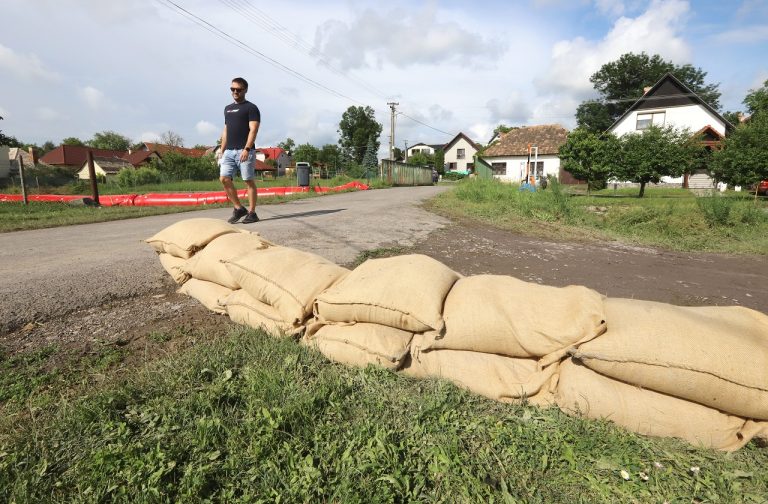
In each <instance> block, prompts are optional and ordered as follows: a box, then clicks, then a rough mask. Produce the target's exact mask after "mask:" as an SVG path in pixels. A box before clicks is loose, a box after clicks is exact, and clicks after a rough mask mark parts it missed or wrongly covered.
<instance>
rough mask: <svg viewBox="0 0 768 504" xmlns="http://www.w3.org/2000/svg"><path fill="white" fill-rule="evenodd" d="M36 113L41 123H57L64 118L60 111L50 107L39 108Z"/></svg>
mask: <svg viewBox="0 0 768 504" xmlns="http://www.w3.org/2000/svg"><path fill="white" fill-rule="evenodd" d="M35 112H36V113H37V117H38V119H40V120H41V121H55V120H57V119H61V118H62V115H61V113H60V112H59V111H57V110H54V109H52V108H50V107H37V110H36V111H35Z"/></svg>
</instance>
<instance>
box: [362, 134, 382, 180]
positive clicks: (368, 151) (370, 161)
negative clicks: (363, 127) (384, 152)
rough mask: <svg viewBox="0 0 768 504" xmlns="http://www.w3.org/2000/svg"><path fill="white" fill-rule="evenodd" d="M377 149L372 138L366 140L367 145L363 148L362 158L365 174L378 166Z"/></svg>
mask: <svg viewBox="0 0 768 504" xmlns="http://www.w3.org/2000/svg"><path fill="white" fill-rule="evenodd" d="M378 150H379V147H378V146H377V145H376V142H375V141H374V139H373V137H371V138H369V139H368V145H367V146H366V148H365V155H364V156H363V166H364V167H365V170H366V171H367V172H373V171H375V170H376V167H377V166H379V156H378Z"/></svg>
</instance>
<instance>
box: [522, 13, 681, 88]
mask: <svg viewBox="0 0 768 504" xmlns="http://www.w3.org/2000/svg"><path fill="white" fill-rule="evenodd" d="M689 10H690V7H689V4H688V2H686V1H683V0H671V1H668V2H662V1H661V0H654V1H653V2H652V3H651V5H650V6H649V7H648V10H646V11H645V12H644V13H642V14H640V15H639V16H637V17H636V18H627V17H621V18H619V19H618V20H616V22H615V23H614V25H613V28H612V29H611V30H610V32H608V34H607V35H606V36H605V37H604V38H603V39H602V40H600V41H597V42H593V41H590V40H587V39H585V38H583V37H576V38H574V39H572V40H563V41H560V42H558V43H556V44H555V45H554V47H553V49H552V63H551V66H550V67H549V69H548V71H547V72H545V73H544V74H543V75H541V76H540V77H538V78H537V79H536V80H535V82H536V84H537V86H538V87H539V89H540V93H542V94H546V93H566V94H568V95H570V96H571V97H572V98H575V99H578V100H581V99H584V98H587V97H589V96H591V95H593V94H594V91H593V87H592V84H591V83H590V82H589V77H590V76H591V75H592V74H593V73H595V72H596V71H597V70H599V69H600V67H601V66H602V65H603V64H605V63H607V62H609V61H612V60H615V59H617V58H618V57H619V56H621V55H622V54H624V53H627V52H633V53H640V52H643V51H645V52H647V53H648V54H659V55H661V56H662V57H664V58H665V59H669V60H672V61H675V62H687V61H688V59H689V56H690V49H689V48H688V44H687V43H686V42H685V40H684V39H683V37H682V36H681V35H680V31H681V28H682V25H683V23H684V20H685V18H686V17H687V15H688V12H689Z"/></svg>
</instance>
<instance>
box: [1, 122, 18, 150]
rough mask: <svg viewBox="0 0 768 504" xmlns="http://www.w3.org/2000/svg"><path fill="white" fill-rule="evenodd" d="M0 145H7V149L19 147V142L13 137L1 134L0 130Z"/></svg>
mask: <svg viewBox="0 0 768 504" xmlns="http://www.w3.org/2000/svg"><path fill="white" fill-rule="evenodd" d="M2 120H3V118H2V117H0V121H2ZM0 145H7V146H8V147H21V142H19V141H18V140H17V139H16V138H15V137H12V136H8V135H5V134H3V131H2V130H0Z"/></svg>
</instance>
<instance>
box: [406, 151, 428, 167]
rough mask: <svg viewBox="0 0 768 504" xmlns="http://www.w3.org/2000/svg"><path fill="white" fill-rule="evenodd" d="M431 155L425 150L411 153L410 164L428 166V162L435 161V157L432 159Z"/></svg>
mask: <svg viewBox="0 0 768 504" xmlns="http://www.w3.org/2000/svg"><path fill="white" fill-rule="evenodd" d="M430 157H432V156H429V155H427V154H426V153H424V152H416V153H414V154H411V156H409V157H408V164H412V165H417V166H426V165H428V164H432V163H433V159H434V158H433V159H432V160H430Z"/></svg>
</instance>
